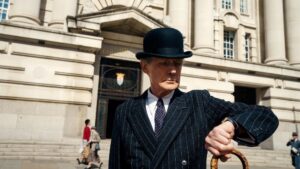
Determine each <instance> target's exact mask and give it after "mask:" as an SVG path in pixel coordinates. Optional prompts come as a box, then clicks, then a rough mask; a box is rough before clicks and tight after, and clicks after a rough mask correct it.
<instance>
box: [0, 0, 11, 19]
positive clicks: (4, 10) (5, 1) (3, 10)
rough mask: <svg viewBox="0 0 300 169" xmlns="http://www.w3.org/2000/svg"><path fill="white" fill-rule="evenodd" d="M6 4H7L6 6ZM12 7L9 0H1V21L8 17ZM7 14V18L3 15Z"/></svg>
mask: <svg viewBox="0 0 300 169" xmlns="http://www.w3.org/2000/svg"><path fill="white" fill-rule="evenodd" d="M4 5H7V6H6V7H5V6H4ZM9 7H10V1H9V0H0V22H1V21H4V20H7V19H8V11H9ZM4 14H5V18H4V17H3V15H4Z"/></svg>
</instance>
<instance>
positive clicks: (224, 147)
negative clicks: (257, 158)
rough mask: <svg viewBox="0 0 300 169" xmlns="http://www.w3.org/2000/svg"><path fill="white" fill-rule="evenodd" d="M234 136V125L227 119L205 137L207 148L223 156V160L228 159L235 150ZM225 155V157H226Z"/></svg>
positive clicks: (216, 154) (214, 153)
mask: <svg viewBox="0 0 300 169" xmlns="http://www.w3.org/2000/svg"><path fill="white" fill-rule="evenodd" d="M233 136H234V126H233V124H232V123H231V122H229V121H226V122H224V123H222V124H220V125H218V126H216V127H215V128H214V129H213V130H212V131H210V132H209V134H208V135H207V136H206V138H205V148H206V149H207V150H208V151H209V152H211V153H212V154H213V155H215V156H223V159H222V158H221V160H222V161H226V160H227V159H228V158H230V156H229V155H228V153H230V152H231V151H232V150H233V144H232V142H231V141H232V138H233ZM224 157H225V158H224Z"/></svg>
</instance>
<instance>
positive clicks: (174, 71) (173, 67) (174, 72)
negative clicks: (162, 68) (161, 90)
mask: <svg viewBox="0 0 300 169" xmlns="http://www.w3.org/2000/svg"><path fill="white" fill-rule="evenodd" d="M176 73H177V70H176V67H175V66H172V67H171V69H170V74H176Z"/></svg>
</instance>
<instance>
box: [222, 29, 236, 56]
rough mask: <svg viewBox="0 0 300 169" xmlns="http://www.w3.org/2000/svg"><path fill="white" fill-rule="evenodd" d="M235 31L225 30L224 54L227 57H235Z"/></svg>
mask: <svg viewBox="0 0 300 169" xmlns="http://www.w3.org/2000/svg"><path fill="white" fill-rule="evenodd" d="M235 35H236V32H235V31H227V30H225V31H224V37H223V55H224V58H225V59H235Z"/></svg>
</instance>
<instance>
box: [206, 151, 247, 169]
mask: <svg viewBox="0 0 300 169" xmlns="http://www.w3.org/2000/svg"><path fill="white" fill-rule="evenodd" d="M231 154H234V155H235V156H237V157H238V158H239V159H240V160H241V162H242V165H243V169H249V164H248V160H247V159H246V157H245V156H244V155H243V154H242V153H241V152H240V151H238V150H237V149H233V151H232V152H231ZM219 158H220V157H216V156H213V157H212V158H211V161H210V168H211V169H218V159H219Z"/></svg>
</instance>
